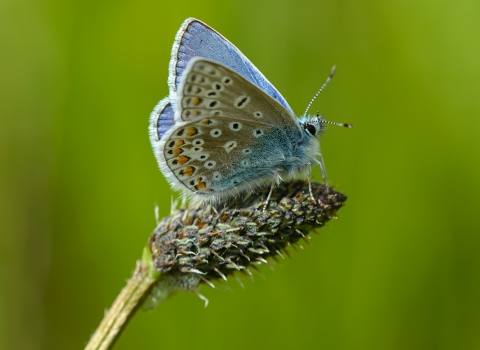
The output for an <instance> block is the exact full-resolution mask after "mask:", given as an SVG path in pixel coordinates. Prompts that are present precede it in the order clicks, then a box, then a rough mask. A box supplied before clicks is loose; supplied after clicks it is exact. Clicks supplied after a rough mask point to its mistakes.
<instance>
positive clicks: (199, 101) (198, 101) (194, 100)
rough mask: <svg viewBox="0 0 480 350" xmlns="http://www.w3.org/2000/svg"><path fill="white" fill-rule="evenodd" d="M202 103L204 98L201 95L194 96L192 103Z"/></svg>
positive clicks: (195, 104) (196, 104)
mask: <svg viewBox="0 0 480 350" xmlns="http://www.w3.org/2000/svg"><path fill="white" fill-rule="evenodd" d="M200 103H202V99H201V98H200V97H194V98H192V104H193V105H194V106H198V105H199V104H200Z"/></svg>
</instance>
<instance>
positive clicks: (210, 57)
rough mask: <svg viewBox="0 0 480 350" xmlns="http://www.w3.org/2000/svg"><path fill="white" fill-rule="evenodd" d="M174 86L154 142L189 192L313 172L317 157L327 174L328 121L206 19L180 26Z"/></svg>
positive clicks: (208, 194) (227, 189) (158, 117)
mask: <svg viewBox="0 0 480 350" xmlns="http://www.w3.org/2000/svg"><path fill="white" fill-rule="evenodd" d="M332 74H333V73H332ZM329 79H330V77H329ZM329 79H328V80H327V82H328V81H329ZM327 82H326V83H327ZM168 85H169V89H170V94H169V96H168V97H166V98H164V99H163V100H161V101H160V102H159V103H158V104H157V106H156V107H155V109H154V110H153V112H152V113H151V116H150V127H149V133H150V141H151V144H152V147H153V151H154V154H155V157H156V158H157V161H158V164H159V167H160V169H161V171H162V172H163V174H164V175H165V177H166V178H167V180H168V181H169V182H170V184H171V185H172V187H174V188H175V189H178V190H181V191H182V192H183V193H184V194H185V195H187V196H189V197H193V198H196V199H198V198H200V199H209V200H213V201H221V200H225V199H228V198H230V197H232V196H235V195H237V194H239V193H242V192H245V191H250V190H254V189H255V188H258V187H259V186H262V185H266V184H268V185H273V184H274V183H275V182H276V181H278V179H281V177H282V176H284V175H287V176H290V177H291V176H294V175H295V173H296V172H298V171H305V170H307V171H308V172H309V171H310V166H311V164H318V165H320V166H321V167H322V172H323V174H324V179H325V168H324V166H323V161H322V156H321V153H320V150H319V143H318V139H317V138H318V137H319V136H320V135H321V134H322V132H323V131H324V128H325V123H328V122H326V121H325V120H324V119H322V117H321V116H320V115H317V116H303V117H301V118H299V119H297V118H296V117H295V114H294V113H293V111H292V109H291V108H290V106H289V105H288V103H287V101H286V100H285V99H284V98H283V97H282V95H280V93H279V92H278V91H277V90H276V89H275V87H273V85H272V84H271V83H270V82H269V81H268V80H267V79H266V78H265V77H264V76H263V74H262V73H260V71H259V70H258V69H257V68H256V67H255V66H254V65H253V64H252V63H251V62H250V61H249V60H248V59H247V58H246V57H245V56H244V55H243V54H242V53H241V52H240V50H238V49H237V48H236V47H235V46H234V45H233V44H231V43H230V42H229V41H228V40H227V39H225V38H224V37H223V36H222V35H221V34H219V33H218V32H216V31H215V30H214V29H212V28H211V27H209V26H208V25H206V24H205V23H203V22H201V21H199V20H197V19H194V18H189V19H187V20H186V21H185V22H184V23H183V24H182V26H181V27H180V30H179V31H178V33H177V35H176V38H175V42H174V45H173V48H172V57H171V60H170V67H169V77H168ZM325 85H326V84H324V86H325ZM324 86H323V87H324ZM323 87H322V88H323ZM341 125H343V126H349V125H348V124H341Z"/></svg>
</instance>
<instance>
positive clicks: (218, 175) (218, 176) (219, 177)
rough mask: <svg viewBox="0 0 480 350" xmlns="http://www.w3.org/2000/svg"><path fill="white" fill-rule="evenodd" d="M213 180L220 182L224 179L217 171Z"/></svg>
mask: <svg viewBox="0 0 480 350" xmlns="http://www.w3.org/2000/svg"><path fill="white" fill-rule="evenodd" d="M212 176H213V179H214V180H220V179H221V178H222V174H220V173H219V172H218V171H215V172H214V173H213V174H212Z"/></svg>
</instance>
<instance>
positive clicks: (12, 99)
mask: <svg viewBox="0 0 480 350" xmlns="http://www.w3.org/2000/svg"><path fill="white" fill-rule="evenodd" d="M190 16H192V17H196V18H199V19H201V20H203V21H205V22H206V23H207V24H209V25H211V26H212V27H213V28H215V29H217V30H218V31H219V32H220V33H222V34H223V35H224V36H226V37H227V38H228V39H229V40H230V41H232V42H233V43H234V44H235V45H236V46H237V47H239V48H240V49H241V50H242V51H243V53H244V54H245V55H246V56H247V57H249V58H250V59H251V60H252V62H253V63H254V64H255V65H256V66H257V67H258V68H259V69H260V70H261V71H262V72H263V73H264V74H265V76H266V77H267V78H268V79H269V80H270V81H271V82H272V83H273V84H274V85H275V86H276V87H277V88H278V89H279V91H281V92H282V94H283V95H284V96H285V98H286V99H287V100H288V101H289V103H290V105H291V106H292V108H293V109H294V110H295V111H296V112H297V113H299V114H300V113H302V112H303V111H304V109H305V107H306V105H307V103H308V102H309V100H310V99H311V97H312V96H313V95H314V93H315V91H316V90H317V89H318V87H319V86H320V85H321V84H322V82H323V81H324V79H325V78H326V76H327V75H328V73H329V71H330V67H331V66H332V65H333V64H337V66H338V70H337V75H336V77H335V79H334V80H333V81H332V83H331V84H330V85H329V87H328V88H327V90H326V91H325V92H324V93H323V94H322V96H320V98H319V99H318V100H317V101H316V102H315V104H314V106H313V109H312V111H313V112H314V111H315V110H317V109H318V110H319V111H320V112H321V113H322V114H323V115H324V116H325V117H326V118H327V119H330V120H334V121H341V122H349V123H353V124H354V125H355V129H353V130H348V129H342V128H335V127H330V128H329V130H328V133H327V134H326V135H325V136H324V137H323V139H322V150H323V153H324V157H325V161H326V164H327V169H328V172H329V180H330V181H331V183H332V184H333V185H334V186H335V187H336V188H337V189H338V190H340V191H342V192H344V193H345V194H347V195H348V197H349V199H348V201H347V205H346V207H345V208H343V209H342V210H341V211H340V217H339V219H338V220H337V221H335V222H331V223H330V224H329V226H328V227H325V228H324V229H322V230H320V232H321V234H320V236H314V237H313V239H312V240H311V242H312V244H311V245H309V246H306V247H305V249H304V250H303V251H298V252H292V259H287V260H286V261H284V262H283V263H282V264H281V265H275V271H273V272H272V271H271V270H270V269H269V268H265V269H263V274H264V275H265V277H266V279H265V280H264V279H262V278H261V277H258V278H256V279H255V282H251V281H250V280H249V279H246V278H243V283H244V284H245V289H242V288H241V287H240V286H239V285H238V283H237V282H236V281H235V280H232V281H229V282H228V283H227V284H226V285H225V286H224V287H219V288H218V289H216V290H212V289H210V288H208V287H203V288H202V293H203V294H205V295H206V296H207V297H208V298H209V299H210V305H209V307H208V308H207V309H204V307H203V302H202V301H201V300H200V299H198V298H197V297H196V296H195V295H193V294H188V293H181V294H178V295H176V296H175V297H173V298H172V299H170V300H168V301H167V302H166V303H165V304H163V305H161V306H160V307H159V308H158V309H156V310H154V311H153V312H139V313H138V314H137V315H136V316H135V318H134V319H133V321H132V322H131V324H130V325H129V327H128V328H127V330H126V332H125V333H124V335H123V336H122V338H121V339H120V340H119V342H118V343H117V347H116V349H150V348H154V349H172V348H175V349H192V348H195V349H206V348H208V349H244V348H249V349H292V348H294V349H314V348H315V349H333V350H335V349H478V348H480V281H479V271H480V254H479V251H480V224H479V214H478V212H479V203H480V181H479V175H480V161H479V154H480V142H479V140H480V103H479V99H480V97H479V91H480V83H479V82H480V40H479V38H480V3H479V2H478V0H465V1H462V2H451V1H447V0H441V1H431V0H430V1H400V0H394V1H388V2H386V1H380V0H369V1H363V2H357V1H336V0H327V1H322V2H319V1H303V2H300V1H278V0H277V1H274V0H269V1H258V0H257V1H252V0H244V1H231V2H227V1H221V0H217V1H208V0H206V1H202V2H199V1H183V2H175V1H170V2H167V1H103V0H102V1H98V0H97V1H91V0H87V1H85V0H83V1H78V0H74V1H65V0H64V1H60V0H22V1H18V0H15V1H14V0H1V1H0V118H1V119H0V120H1V125H0V181H1V182H0V188H1V194H0V215H1V216H0V225H1V226H0V230H1V237H2V239H1V245H0V259H1V260H0V262H1V265H0V279H1V280H0V283H1V288H0V296H1V298H0V301H1V303H0V348H1V349H22V350H23V349H26V350H30V349H81V348H83V346H84V345H85V344H86V342H87V341H88V338H89V336H90V334H91V333H92V332H93V331H94V329H95V328H96V326H97V325H98V323H99V322H100V320H101V318H102V316H103V313H104V310H105V309H106V308H108V307H109V306H110V305H111V303H112V301H113V300H114V298H115V296H116V295H117V293H118V292H119V291H120V290H121V288H122V287H123V286H124V284H125V281H126V279H127V278H128V277H129V276H130V275H131V273H132V271H133V268H134V265H135V260H136V259H137V258H139V257H140V255H141V251H142V248H143V246H144V245H145V243H146V241H147V239H148V236H149V234H150V233H151V231H152V230H153V228H154V226H155V219H154V203H158V204H159V206H160V215H161V216H165V215H167V214H168V212H169V206H170V199H171V195H170V193H171V192H170V190H169V187H168V185H167V183H166V181H165V179H164V178H163V176H162V175H161V173H160V172H159V171H158V170H157V165H156V162H155V159H154V157H153V155H152V151H151V149H150V144H149V140H148V135H147V126H148V117H149V113H150V111H151V110H152V109H153V107H154V106H155V104H156V103H157V101H158V100H160V99H161V98H162V97H164V96H166V95H167V91H168V89H167V75H168V71H167V68H168V62H169V58H170V50H171V47H172V44H173V39H174V36H175V33H176V31H177V30H178V28H179V27H180V24H181V23H182V22H183V20H184V19H186V18H187V17H190ZM317 174H318V172H317ZM317 179H318V180H320V176H317Z"/></svg>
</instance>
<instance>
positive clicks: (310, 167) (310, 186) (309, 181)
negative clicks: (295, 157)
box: [308, 163, 315, 200]
mask: <svg viewBox="0 0 480 350" xmlns="http://www.w3.org/2000/svg"><path fill="white" fill-rule="evenodd" d="M308 191H309V192H310V197H311V198H312V199H313V200H315V197H314V196H313V192H312V164H311V163H308Z"/></svg>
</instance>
